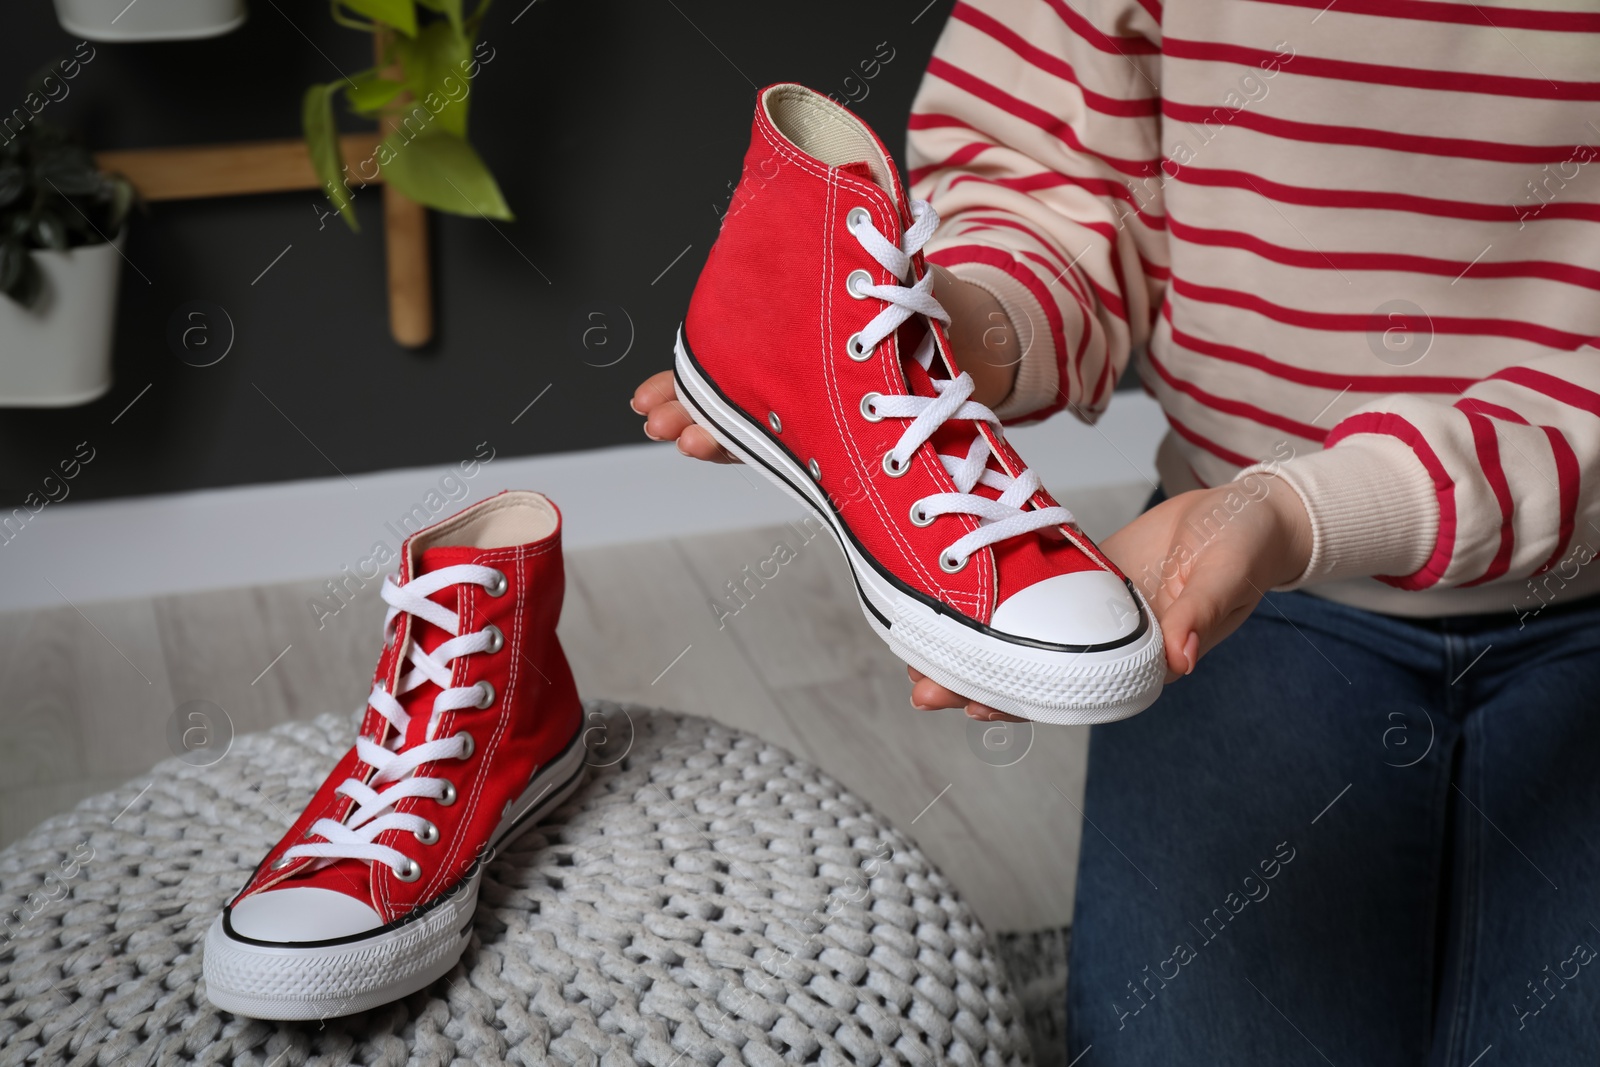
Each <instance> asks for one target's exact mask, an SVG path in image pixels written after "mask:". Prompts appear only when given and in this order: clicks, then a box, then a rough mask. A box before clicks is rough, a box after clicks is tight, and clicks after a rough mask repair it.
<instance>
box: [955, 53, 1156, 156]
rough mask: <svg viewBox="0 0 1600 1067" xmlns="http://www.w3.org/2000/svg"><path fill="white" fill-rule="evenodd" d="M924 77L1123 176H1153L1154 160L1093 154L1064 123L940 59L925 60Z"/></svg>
mask: <svg viewBox="0 0 1600 1067" xmlns="http://www.w3.org/2000/svg"><path fill="white" fill-rule="evenodd" d="M928 75H929V76H930V77H934V78H940V79H942V80H944V81H947V82H949V83H950V84H951V85H954V86H955V87H956V88H958V89H961V90H963V91H965V92H968V93H970V94H972V95H973V96H975V97H977V98H978V99H979V100H982V101H983V102H984V103H986V104H989V105H990V106H991V107H995V108H998V109H999V110H1001V111H1004V112H1005V113H1006V114H1008V115H1011V116H1012V117H1014V118H1018V119H1021V120H1022V121H1024V122H1027V123H1030V124H1031V125H1034V126H1037V127H1038V128H1039V129H1041V130H1043V131H1044V132H1045V133H1047V134H1049V135H1050V136H1051V137H1054V138H1055V139H1056V140H1058V141H1060V142H1061V143H1062V144H1064V145H1066V146H1068V147H1069V148H1071V149H1072V150H1073V151H1075V152H1080V153H1082V154H1083V155H1085V156H1088V157H1090V158H1093V159H1098V160H1100V161H1101V162H1103V163H1105V164H1106V165H1107V166H1109V167H1111V168H1112V169H1114V170H1118V171H1121V172H1122V173H1123V174H1127V175H1131V176H1132V177H1135V178H1146V177H1152V176H1154V174H1155V173H1156V164H1157V163H1159V162H1160V159H1159V158H1158V157H1154V156H1152V157H1151V158H1149V159H1123V158H1120V157H1118V156H1108V155H1104V154H1102V153H1100V152H1096V151H1095V150H1094V149H1093V148H1091V147H1089V146H1088V145H1086V144H1084V143H1083V140H1082V139H1081V138H1080V137H1079V136H1078V132H1077V131H1076V130H1074V129H1073V128H1072V126H1071V124H1070V123H1068V122H1067V121H1065V120H1064V119H1062V118H1060V117H1059V116H1057V115H1055V114H1053V113H1051V112H1049V111H1046V110H1045V109H1044V108H1042V107H1039V106H1037V105H1035V104H1030V103H1029V102H1028V101H1026V100H1022V99H1020V98H1018V97H1015V96H1012V95H1011V94H1010V93H1008V92H1006V91H1005V90H1004V89H1001V88H1000V87H999V86H996V85H991V84H989V83H988V82H986V81H984V80H983V79H982V78H979V77H978V76H977V75H975V74H972V73H970V72H969V71H965V70H962V69H961V68H959V67H957V66H955V65H954V64H952V63H949V62H947V61H945V60H943V59H940V58H939V57H938V56H934V57H933V58H932V59H930V60H928Z"/></svg>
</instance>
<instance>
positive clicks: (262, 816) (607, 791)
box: [0, 703, 1028, 1067]
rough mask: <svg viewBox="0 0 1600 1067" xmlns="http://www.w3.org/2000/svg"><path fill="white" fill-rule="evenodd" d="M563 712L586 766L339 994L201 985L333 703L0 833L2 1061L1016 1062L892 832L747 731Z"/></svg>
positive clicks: (990, 997)
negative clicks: (401, 978) (401, 967)
mask: <svg viewBox="0 0 1600 1067" xmlns="http://www.w3.org/2000/svg"><path fill="white" fill-rule="evenodd" d="M587 710H588V713H589V735H588V736H589V738H590V739H591V741H592V742H595V743H596V744H594V746H593V748H594V751H593V753H592V754H591V756H590V759H589V762H590V764H591V767H590V777H589V781H588V783H587V784H586V785H585V786H583V787H582V788H581V789H580V791H579V792H578V793H577V794H576V795H575V796H574V797H573V799H572V800H571V801H569V802H568V803H567V804H566V805H565V806H564V807H563V808H562V809H561V810H560V811H558V812H557V813H555V815H553V816H552V817H551V818H550V820H549V821H548V822H547V823H546V824H545V825H544V826H542V827H540V828H538V829H536V830H533V831H530V832H529V833H528V834H527V835H526V836H524V837H523V838H521V839H520V840H519V841H516V842H513V843H511V844H510V845H507V846H505V847H504V848H502V850H501V854H500V855H499V856H498V857H497V858H496V859H495V860H494V862H493V863H492V864H491V865H490V866H489V868H488V869H487V871H486V873H485V876H484V879H483V888H482V896H481V900H480V903H479V906H478V913H477V919H476V924H475V925H476V929H475V931H474V935H473V937H472V940H471V942H470V944H469V946H468V948H467V951H466V955H465V956H464V957H463V958H462V960H461V962H460V963H459V964H458V965H457V966H456V967H455V969H454V970H452V971H451V972H450V973H449V974H447V975H446V976H445V977H444V978H443V979H441V980H439V981H438V982H435V983H434V984H433V985H432V986H430V987H428V988H427V989H424V990H422V991H421V992H418V993H416V994H413V995H412V996H410V997H407V998H405V999H404V1000H402V1001H399V1002H397V1003H394V1004H390V1005H387V1006H385V1007H381V1008H377V1009H374V1010H372V1011H369V1012H365V1013H362V1014H360V1015H354V1016H350V1017H347V1018H342V1019H328V1020H325V1021H323V1022H320V1023H319V1022H308V1023H268V1022H260V1021H257V1020H251V1019H243V1018H237V1017H235V1016H232V1015H229V1014H226V1013H223V1012H219V1011H218V1010H217V1009H215V1008H213V1007H212V1006H211V1005H210V1003H209V1002H208V1001H207V1000H206V999H205V996H204V993H203V991H202V989H201V988H200V983H201V956H200V952H201V946H202V944H203V942H204V935H205V931H206V927H207V926H208V925H209V924H210V923H211V921H212V919H213V917H214V916H215V915H216V913H217V911H218V909H219V908H220V907H221V906H222V904H223V903H224V902H225V901H226V900H227V898H228V897H229V896H230V895H231V894H232V893H234V892H236V891H237V890H238V889H239V887H240V886H241V885H242V884H243V882H244V880H245V878H246V876H247V875H248V874H249V872H250V870H251V869H252V868H253V867H254V866H255V864H256V863H257V862H258V861H259V860H260V858H261V856H262V855H263V854H264V853H265V852H266V850H267V848H268V847H269V846H270V845H271V844H272V843H273V842H274V841H275V840H276V839H277V838H278V836H279V835H280V834H281V833H282V831H283V829H284V827H285V826H286V825H288V824H289V822H290V821H291V820H292V818H293V816H294V814H295V813H296V812H297V811H298V810H299V809H300V807H301V806H302V805H303V804H304V803H305V802H306V800H307V799H309V797H310V795H311V792H312V790H313V789H314V788H315V786H316V785H317V784H318V783H319V782H320V781H321V780H322V778H323V776H324V775H325V774H327V772H328V770H329V768H330V767H332V765H333V763H334V761H335V760H336V759H337V758H338V756H339V755H340V754H341V753H342V752H343V751H344V750H345V749H346V748H347V747H348V746H349V745H350V744H351V743H352V741H353V736H354V729H353V727H352V725H351V720H350V719H349V718H348V717H347V716H342V715H327V716H323V717H322V718H320V719H317V720H315V721H313V722H305V723H290V724H287V725H284V726H280V727H278V728H276V729H274V730H271V731H268V732H266V733H260V734H252V735H248V736H244V737H240V738H238V739H236V740H235V742H234V744H233V747H232V749H231V750H230V751H229V753H228V754H227V756H225V757H224V758H223V759H221V760H220V761H219V762H218V763H216V764H215V765H213V766H209V767H204V768H196V767H192V766H189V765H187V764H185V763H183V762H181V761H179V760H168V761H166V762H164V763H162V764H159V765H158V766H157V767H156V768H155V769H154V770H153V771H152V772H151V773H150V774H149V775H146V776H142V777H140V778H138V779H135V780H134V781H133V782H130V783H129V784H128V785H126V786H124V787H123V788H121V789H117V790H115V791H113V792H111V793H107V794H104V795H102V796H98V797H94V798H91V799H90V800H87V801H85V802H84V803H83V804H81V805H79V807H78V809H77V810H76V811H74V812H72V813H70V814H67V815H62V816H57V817H55V818H53V819H51V820H49V821H48V822H46V823H44V824H43V825H42V826H40V827H39V828H38V829H37V830H35V831H34V832H33V833H32V834H31V835H30V836H28V837H27V838H24V839H23V840H21V841H18V842H17V843H15V844H13V845H12V846H11V847H10V848H8V849H7V850H5V851H4V852H3V853H0V907H3V908H4V909H5V910H4V912H3V914H0V924H3V929H0V1064H7V1065H8V1064H24V1063H28V1064H34V1063H37V1064H58V1063H72V1064H91V1063H93V1064H101V1065H106V1067H110V1065H111V1064H127V1065H129V1067H136V1065H143V1064H189V1063H229V1064H252V1065H258V1067H297V1065H300V1064H310V1063H316V1064H345V1063H360V1064H392V1065H398V1064H449V1063H469V1062H470V1063H474V1064H497V1063H506V1062H510V1063H520V1064H539V1063H552V1062H553V1063H570V1064H605V1065H624V1064H634V1063H641V1064H653V1065H655V1067H693V1065H694V1064H696V1063H701V1064H737V1063H748V1064H768V1063H780V1062H813V1061H814V1062H818V1063H824V1064H845V1063H861V1064H874V1063H879V1062H909V1063H917V1064H933V1063H943V1062H954V1063H983V1064H999V1063H1019V1062H1024V1061H1026V1059H1027V1057H1028V1050H1027V1039H1026V1038H1025V1037H1024V1035H1023V1030H1022V1025H1021V1018H1020V1014H1019V1012H1018V1009H1017V1005H1016V1001H1015V999H1014V998H1013V996H1012V994H1011V992H1010V990H1009V988H1008V987H1007V984H1006V981H1005V978H1004V976H1003V973H1002V971H1001V968H1000V964H999V963H998V962H997V959H996V956H995V954H994V953H993V951H992V950H991V946H990V944H989V939H988V937H987V936H986V935H985V934H984V932H983V930H982V929H981V928H980V927H979V926H978V924H977V921H976V920H975V919H974V918H973V916H972V914H971V912H970V911H969V910H968V908H967V906H966V905H965V904H964V903H963V902H962V901H961V900H960V899H959V898H958V897H957V896H956V894H955V892H954V890H953V889H952V888H951V887H950V885H949V883H947V882H946V881H945V880H944V878H943V877H942V876H941V875H940V874H939V873H938V872H937V871H936V870H934V869H933V867H932V866H931V865H930V864H929V863H928V861H927V860H926V859H925V858H924V857H923V855H922V853H921V852H919V851H918V850H917V848H916V847H915V846H914V845H913V844H911V842H910V841H909V840H908V839H907V838H906V837H905V836H904V835H902V834H901V833H899V832H898V831H896V830H895V829H893V828H892V827H890V826H888V825H887V824H885V822H884V821H883V820H882V819H881V818H880V817H879V816H878V815H877V814H876V813H875V812H873V811H872V810H871V809H870V808H868V807H867V806H866V805H865V804H863V803H862V802H861V801H859V800H857V799H856V798H855V797H853V796H851V795H850V794H849V793H848V792H846V791H845V790H844V789H843V788H842V787H840V786H839V784H838V783H836V782H834V781H832V780H831V779H829V778H827V777H826V776H824V775H823V774H821V773H820V772H818V771H817V770H816V769H815V768H813V767H810V766H808V765H806V764H805V763H802V762H800V761H798V760H796V759H795V758H794V757H793V756H791V755H789V754H788V753H787V752H785V751H783V750H782V749H779V748H776V747H774V746H772V745H769V744H766V743H765V742H763V741H761V740H759V739H758V738H755V737H752V736H750V735H748V734H743V733H740V732H738V731H734V730H729V729H727V728H724V727H721V726H718V725H716V724H714V723H711V722H709V721H707V720H704V719H699V718H694V717H690V716H684V715H677V714H672V713H668V712H661V711H652V710H648V709H644V708H637V707H620V706H618V705H614V704H600V703H591V704H589V705H588V707H587ZM600 742H603V743H600Z"/></svg>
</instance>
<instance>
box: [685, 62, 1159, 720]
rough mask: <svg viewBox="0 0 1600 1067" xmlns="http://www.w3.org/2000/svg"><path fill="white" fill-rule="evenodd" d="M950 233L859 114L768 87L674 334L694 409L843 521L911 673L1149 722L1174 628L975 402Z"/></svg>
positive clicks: (1028, 702)
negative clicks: (948, 293) (951, 304)
mask: <svg viewBox="0 0 1600 1067" xmlns="http://www.w3.org/2000/svg"><path fill="white" fill-rule="evenodd" d="M938 223H939V220H938V216H937V215H936V214H934V211H933V209H932V207H930V206H929V205H928V204H926V203H924V202H922V201H920V200H909V199H907V197H906V195H905V192H904V191H903V190H902V188H901V185H900V178H899V174H898V172H897V171H896V169H895V165H894V161H893V160H892V159H891V158H890V156H889V153H888V152H887V151H886V150H885V149H884V147H883V145H882V143H880V142H879V140H878V138H877V137H876V136H874V135H873V133H872V131H871V129H869V128H868V127H867V125H866V124H865V123H863V122H862V121H861V120H860V119H858V118H857V117H856V116H855V115H853V114H851V113H850V111H848V110H847V109H845V108H844V107H841V106H839V105H838V104H836V103H834V102H833V101H831V100H829V99H828V98H827V97H824V96H822V95H820V94H818V93H815V92H812V91H811V90H809V89H806V88H804V87H803V86H799V85H774V86H771V87H769V88H768V89H766V90H764V91H763V92H762V93H761V96H760V99H759V102H758V103H757V106H756V116H755V131H754V135H753V136H752V138H751V145H750V151H749V153H748V154H747V155H746V157H745V164H744V173H743V176H742V177H741V179H740V182H739V187H738V189H737V190H736V191H735V193H734V196H733V200H732V202H731V203H730V204H729V206H728V211H727V213H726V215H725V216H724V221H723V225H722V232H721V234H720V235H719V236H718V238H717V242H716V244H715V246H713V248H712V250H711V254H710V257H709V258H708V259H707V261H706V265H705V269H704V271H703V272H702V273H701V275H700V281H699V283H698V285H697V286H696V288H695V292H694V298H693V300H692V301H691V302H690V304H689V314H688V317H687V319H686V320H685V322H684V326H683V329H682V330H681V331H680V333H679V335H678V345H677V363H676V372H677V379H678V396H679V399H680V400H681V401H682V402H683V403H684V406H685V407H686V408H687V409H688V410H689V412H690V414H691V415H692V416H693V417H694V418H695V420H696V421H697V422H699V423H700V424H701V425H703V426H705V427H706V428H707V429H708V430H709V431H710V432H711V433H712V435H713V436H715V437H716V438H717V440H718V441H719V442H721V444H722V445H723V447H725V448H727V449H728V450H729V451H730V452H732V453H733V454H734V455H736V456H738V457H739V458H741V459H743V460H744V461H745V462H746V463H749V464H751V465H752V466H753V467H755V468H757V469H758V470H761V471H763V472H765V473H766V474H767V475H768V476H769V477H770V478H772V479H773V480H774V481H776V482H777V483H778V484H779V485H780V486H782V487H783V488H785V489H787V490H788V491H789V492H790V493H791V494H792V495H794V496H796V497H798V498H799V499H800V501H801V502H802V503H804V504H806V505H807V506H809V507H811V508H812V509H814V510H815V511H816V512H817V513H818V514H819V515H821V516H822V518H823V519H824V520H826V521H827V522H828V523H829V524H830V526H831V527H832V529H833V530H834V533H835V534H836V535H837V536H838V538H839V542H840V544H841V546H842V547H843V549H844V554H845V558H846V559H847V560H849V563H850V567H851V569H852V570H853V571H854V573H855V580H856V588H857V590H858V592H859V594H860V598H861V606H862V610H863V611H864V612H865V614H866V616H867V622H868V623H870V624H871V626H872V628H873V629H874V630H876V631H877V632H878V634H879V636H881V637H882V638H883V639H884V640H885V641H887V642H888V643H889V647H890V648H892V649H893V650H894V652H895V654H896V655H898V656H900V657H901V658H902V659H904V660H905V661H906V662H907V663H909V664H911V665H912V666H913V667H916V668H917V669H918V670H920V671H922V672H923V673H924V674H926V675H928V676H929V677H930V678H933V679H934V680H935V681H937V682H939V683H940V684H941V685H944V686H946V687H948V688H950V689H953V690H955V691H956V692H959V693H962V694H964V695H966V696H968V697H970V698H973V699H976V700H979V701H982V702H983V703H985V704H988V705H989V706H991V707H994V708H998V709H999V710H1001V711H1007V712H1011V713H1013V714H1016V715H1022V716H1025V717H1027V718H1029V719H1035V720H1038V721H1040V722H1052V723H1093V722H1106V721H1109V720H1112V719H1120V718H1125V717H1127V716H1129V715H1133V714H1134V713H1136V712H1139V711H1142V710H1143V709H1144V708H1146V707H1147V706H1149V704H1150V703H1151V702H1152V701H1154V700H1155V698H1156V697H1157V695H1159V694H1160V692H1161V685H1162V680H1163V677H1164V675H1165V672H1166V663H1165V658H1164V655H1163V650H1162V643H1161V632H1160V629H1159V627H1158V626H1157V624H1156V621H1155V618H1154V616H1153V615H1152V614H1151V612H1150V610H1149V609H1148V607H1147V606H1146V605H1145V604H1144V602H1143V600H1142V599H1141V598H1140V596H1139V594H1138V592H1137V591H1136V590H1135V589H1134V587H1133V585H1132V583H1130V582H1129V581H1128V580H1127V579H1126V578H1124V577H1123V575H1122V574H1121V573H1120V572H1119V571H1118V570H1117V569H1116V567H1115V566H1114V565H1113V564H1112V563H1111V562H1110V561H1109V560H1107V559H1106V558H1105V556H1103V555H1101V553H1100V551H1099V550H1098V549H1097V548H1096V547H1095V546H1094V544H1093V543H1092V542H1091V541H1090V540H1089V538H1088V537H1086V536H1085V535H1084V533H1083V532H1082V531H1081V530H1079V529H1078V528H1077V526H1076V525H1075V524H1074V522H1073V518H1072V514H1071V513H1070V512H1069V511H1067V510H1066V509H1065V508H1063V507H1060V506H1059V505H1058V504H1057V503H1056V502H1055V501H1054V500H1053V499H1051V497H1050V495H1049V494H1048V493H1046V492H1045V491H1044V490H1043V489H1041V488H1040V486H1039V479H1038V476H1037V475H1035V474H1034V473H1033V472H1032V471H1030V470H1028V468H1027V466H1026V465H1025V464H1024V463H1023V462H1022V459H1021V457H1019V456H1018V455H1017V453H1016V452H1015V451H1013V450H1012V449H1011V447H1010V446H1009V445H1008V444H1006V442H1005V438H1004V437H1003V435H1002V432H1001V428H1000V423H999V420H998V419H996V418H995V416H994V413H993V412H992V411H990V410H989V409H988V408H986V407H984V406H982V405H980V404H976V403H974V402H972V401H971V400H969V399H968V397H970V396H971V394H972V388H973V386H972V378H971V376H970V375H968V374H965V373H962V372H961V370H960V368H958V367H957V366H956V365H955V363H954V361H953V359H952V358H951V355H950V350H949V346H948V343H947V341H946V338H945V334H944V330H943V326H942V325H941V324H945V323H948V322H949V316H948V315H947V314H946V313H945V311H944V309H943V308H942V307H941V306H940V305H939V303H938V301H937V300H935V299H934V297H933V294H932V288H933V279H932V276H931V275H929V274H928V272H927V269H926V267H925V266H924V264H923V261H922V256H921V252H920V250H921V248H922V246H923V244H924V243H926V242H927V240H928V239H929V238H930V237H931V236H933V231H934V228H935V227H936V226H937V225H938Z"/></svg>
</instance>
